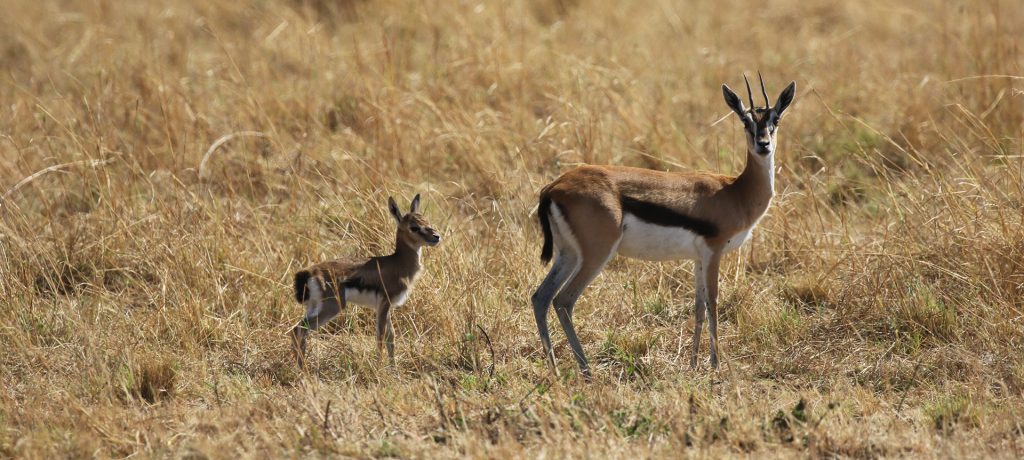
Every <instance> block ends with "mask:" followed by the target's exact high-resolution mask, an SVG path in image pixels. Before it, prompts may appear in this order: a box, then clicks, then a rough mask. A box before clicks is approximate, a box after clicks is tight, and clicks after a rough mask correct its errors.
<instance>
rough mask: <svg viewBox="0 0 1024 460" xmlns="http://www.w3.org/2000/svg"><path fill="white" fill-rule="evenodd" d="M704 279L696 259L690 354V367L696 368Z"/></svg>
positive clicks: (704, 302) (702, 267)
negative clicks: (691, 350) (691, 349)
mask: <svg viewBox="0 0 1024 460" xmlns="http://www.w3.org/2000/svg"><path fill="white" fill-rule="evenodd" d="M706 279H707V278H706V277H705V276H704V264H702V263H701V261H700V260H698V261H696V262H695V263H694V264H693V289H694V295H693V297H694V299H693V353H691V355H690V369H696V368H697V355H698V354H699V353H700V333H701V330H702V329H703V328H704V312H705V309H706V306H707V287H706V283H705V280H706Z"/></svg>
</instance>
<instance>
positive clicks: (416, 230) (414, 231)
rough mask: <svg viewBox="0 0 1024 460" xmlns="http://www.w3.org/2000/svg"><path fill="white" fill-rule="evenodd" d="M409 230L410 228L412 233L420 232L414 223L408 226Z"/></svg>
mask: <svg viewBox="0 0 1024 460" xmlns="http://www.w3.org/2000/svg"><path fill="white" fill-rule="evenodd" d="M409 230H412V231H413V233H419V232H420V228H419V227H417V226H415V225H413V226H412V227H409Z"/></svg>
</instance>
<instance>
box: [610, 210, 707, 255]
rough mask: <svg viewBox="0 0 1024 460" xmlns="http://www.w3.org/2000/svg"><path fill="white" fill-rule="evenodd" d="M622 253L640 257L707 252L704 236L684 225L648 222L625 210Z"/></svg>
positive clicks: (620, 252)
mask: <svg viewBox="0 0 1024 460" xmlns="http://www.w3.org/2000/svg"><path fill="white" fill-rule="evenodd" d="M622 227H623V231H622V240H621V241H620V243H619V254H622V255H623V256H626V257H630V258H633V259H641V260H678V259H691V260H698V259H700V254H701V253H702V252H706V250H707V243H705V242H704V237H702V236H700V235H698V234H696V233H694V232H691V231H689V230H687V229H685V228H682V227H666V226H662V225H654V224H652V223H649V222H646V221H644V220H642V219H640V218H638V217H636V216H634V215H633V214H630V213H628V212H627V213H623V214H622Z"/></svg>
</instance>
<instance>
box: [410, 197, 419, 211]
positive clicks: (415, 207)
mask: <svg viewBox="0 0 1024 460" xmlns="http://www.w3.org/2000/svg"><path fill="white" fill-rule="evenodd" d="M419 211H420V194H419V193H417V194H416V197H415V198H413V199H412V204H411V205H409V212H410V213H417V212H419Z"/></svg>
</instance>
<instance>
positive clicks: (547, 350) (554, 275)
mask: <svg viewBox="0 0 1024 460" xmlns="http://www.w3.org/2000/svg"><path fill="white" fill-rule="evenodd" d="M578 260H579V256H578V255H576V254H572V253H570V252H567V251H562V250H559V251H558V252H557V253H556V255H555V261H554V263H552V265H551V271H549V272H548V275H547V276H546V277H544V281H542V282H541V283H540V286H538V287H537V291H536V292H534V293H533V297H531V299H530V300H531V302H532V303H533V317H534V320H536V322H537V332H538V333H539V334H540V343H541V345H542V346H543V347H544V355H545V358H546V359H547V360H548V364H549V365H550V366H551V368H552V369H553V370H554V371H555V375H558V368H557V367H555V352H554V349H552V347H551V335H550V333H549V331H548V311H549V310H550V308H551V301H552V300H553V299H554V298H555V294H557V293H558V291H559V289H561V287H562V285H563V284H565V281H566V280H568V279H569V277H570V276H572V275H573V272H574V271H575V270H576V268H577V265H578V263H579V262H578Z"/></svg>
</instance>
